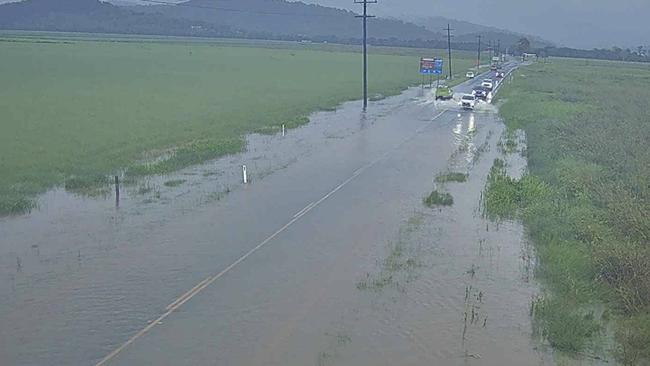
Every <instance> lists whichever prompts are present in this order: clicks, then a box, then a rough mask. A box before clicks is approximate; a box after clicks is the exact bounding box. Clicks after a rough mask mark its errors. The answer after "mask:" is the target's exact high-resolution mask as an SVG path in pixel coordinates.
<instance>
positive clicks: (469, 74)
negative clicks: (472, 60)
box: [465, 71, 475, 79]
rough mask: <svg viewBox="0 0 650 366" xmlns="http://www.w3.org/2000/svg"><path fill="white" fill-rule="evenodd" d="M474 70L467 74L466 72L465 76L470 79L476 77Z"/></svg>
mask: <svg viewBox="0 0 650 366" xmlns="http://www.w3.org/2000/svg"><path fill="white" fill-rule="evenodd" d="M474 76H475V75H474V72H473V71H468V72H467V74H465V77H466V78H468V79H474Z"/></svg>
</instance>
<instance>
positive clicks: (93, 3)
mask: <svg viewBox="0 0 650 366" xmlns="http://www.w3.org/2000/svg"><path fill="white" fill-rule="evenodd" d="M0 29H15V30H41V31H67V32H90V33H127V34H159V35H183V36H215V37H218V36H232V35H235V34H237V30H233V29H231V28H229V27H227V26H220V25H216V24H211V25H209V24H203V23H200V22H193V21H190V20H186V19H173V18H166V17H164V16H161V15H159V14H147V13H143V12H135V11H132V10H130V9H126V8H122V7H119V6H115V5H112V4H110V3H107V2H101V1H99V0H56V1H52V0H24V1H21V2H16V3H7V4H2V5H0Z"/></svg>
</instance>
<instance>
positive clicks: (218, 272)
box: [0, 87, 551, 365]
mask: <svg viewBox="0 0 650 366" xmlns="http://www.w3.org/2000/svg"><path fill="white" fill-rule="evenodd" d="M459 89H462V87H461V88H459ZM359 106H360V103H358V102H351V103H346V104H344V105H342V106H341V108H339V109H338V110H337V111H335V112H322V113H317V114H315V115H314V116H313V117H312V119H311V123H310V124H308V125H307V126H304V127H302V128H299V129H296V130H292V131H288V133H287V135H286V136H281V135H280V134H278V135H274V136H260V135H253V136H250V137H249V141H248V151H247V152H246V153H243V154H239V155H234V156H228V157H225V158H223V159H219V160H218V161H213V162H209V163H207V164H204V165H202V166H198V167H192V168H189V169H186V170H183V171H181V172H179V173H178V174H175V175H173V176H166V177H157V178H151V179H149V180H148V181H145V182H140V183H138V184H135V185H133V186H130V187H128V188H127V189H126V191H125V192H123V193H122V197H121V202H120V207H119V209H116V208H115V206H114V205H115V204H114V198H113V197H112V196H110V195H109V196H107V197H106V198H105V199H91V198H81V197H76V196H74V195H71V194H69V193H67V192H65V191H62V190H55V191H52V192H49V193H48V194H46V195H45V196H44V197H43V198H42V199H41V210H40V211H37V212H34V213H33V214H31V215H27V216H24V217H19V218H7V219H2V220H1V221H0V238H1V240H2V245H0V251H1V252H0V291H1V292H2V294H3V296H2V299H1V300H0V314H2V315H0V361H1V363H2V364H8V365H44V364H51V365H89V364H96V363H97V362H100V361H101V360H102V359H103V358H104V357H105V356H107V355H109V356H111V357H109V358H107V359H106V364H111V365H113V364H114V365H134V364H151V365H215V364H217V365H312V364H315V365H350V364H354V365H396V364H400V365H423V364H450V365H455V364H458V365H465V364H470V365H471V364H476V365H540V364H551V362H550V360H549V359H548V354H546V353H544V352H541V351H538V350H537V348H536V346H535V343H534V341H532V340H531V336H530V335H531V325H530V318H529V313H528V312H529V305H530V300H531V297H532V296H533V295H534V294H535V292H536V285H535V284H534V281H531V280H530V279H531V277H532V276H531V273H530V271H531V268H530V266H531V264H530V260H531V259H530V255H528V254H527V253H528V251H527V250H528V249H527V246H526V245H525V244H522V243H525V240H524V234H523V230H522V228H521V227H520V226H519V225H517V224H503V225H501V226H500V227H499V228H498V230H497V227H496V225H494V224H491V223H489V222H487V221H485V220H484V219H482V218H481V215H480V197H481V191H482V189H483V186H484V182H485V178H486V176H487V172H488V170H489V168H490V166H491V164H492V160H493V159H494V157H495V156H497V155H498V151H497V149H496V144H497V141H498V139H499V137H500V135H501V132H502V128H503V127H502V124H501V123H500V121H499V120H498V118H497V116H496V114H495V112H494V110H492V109H491V108H486V109H485V110H477V111H475V112H469V111H461V110H458V108H457V107H456V106H455V105H454V104H453V103H442V104H439V105H436V103H434V102H433V100H432V97H431V95H430V94H429V93H428V92H427V91H424V92H423V91H422V90H421V89H419V88H414V89H410V90H408V91H406V92H405V93H404V94H402V95H400V96H396V97H392V98H388V99H385V100H383V101H379V102H376V103H372V104H371V107H370V109H369V112H368V113H360V112H359V110H360V107H359ZM244 164H245V165H247V168H248V171H249V172H250V173H251V175H252V183H251V184H248V185H243V184H241V165H244ZM447 171H461V172H466V173H468V174H469V180H468V181H467V182H465V183H447V184H446V185H445V187H442V188H444V189H446V190H448V191H449V192H450V193H451V194H452V195H453V197H454V200H455V203H454V205H453V206H452V207H448V208H442V209H430V208H426V207H424V206H423V205H422V198H423V197H424V196H426V195H427V194H428V193H430V192H431V190H432V189H434V188H435V187H436V183H435V182H434V178H435V177H436V176H437V175H438V174H439V173H444V172H447ZM439 188H440V187H439ZM143 329H144V330H146V333H144V332H143ZM134 336H135V337H136V338H133V337H134ZM129 339H132V340H133V342H130V343H129V344H128V345H127V346H126V347H124V348H119V347H120V346H121V345H123V344H124V342H125V341H127V340H129ZM115 350H119V351H120V352H119V353H113V354H111V352H114V351H115Z"/></svg>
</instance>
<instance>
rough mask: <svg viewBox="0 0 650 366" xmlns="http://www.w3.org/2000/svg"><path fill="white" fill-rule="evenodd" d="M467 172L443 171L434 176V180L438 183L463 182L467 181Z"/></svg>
mask: <svg viewBox="0 0 650 366" xmlns="http://www.w3.org/2000/svg"><path fill="white" fill-rule="evenodd" d="M468 177H469V174H466V173H453V172H452V173H445V174H440V175H438V176H437V177H436V182H438V183H448V182H457V183H463V182H466V181H467V178H468Z"/></svg>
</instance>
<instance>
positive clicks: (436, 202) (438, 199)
mask: <svg viewBox="0 0 650 366" xmlns="http://www.w3.org/2000/svg"><path fill="white" fill-rule="evenodd" d="M423 203H424V205H425V206H427V207H436V206H451V205H453V204H454V198H453V197H452V196H451V194H449V193H447V192H439V191H438V190H437V189H435V190H433V191H432V192H431V194H429V195H428V196H426V197H425V198H424V199H423Z"/></svg>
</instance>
